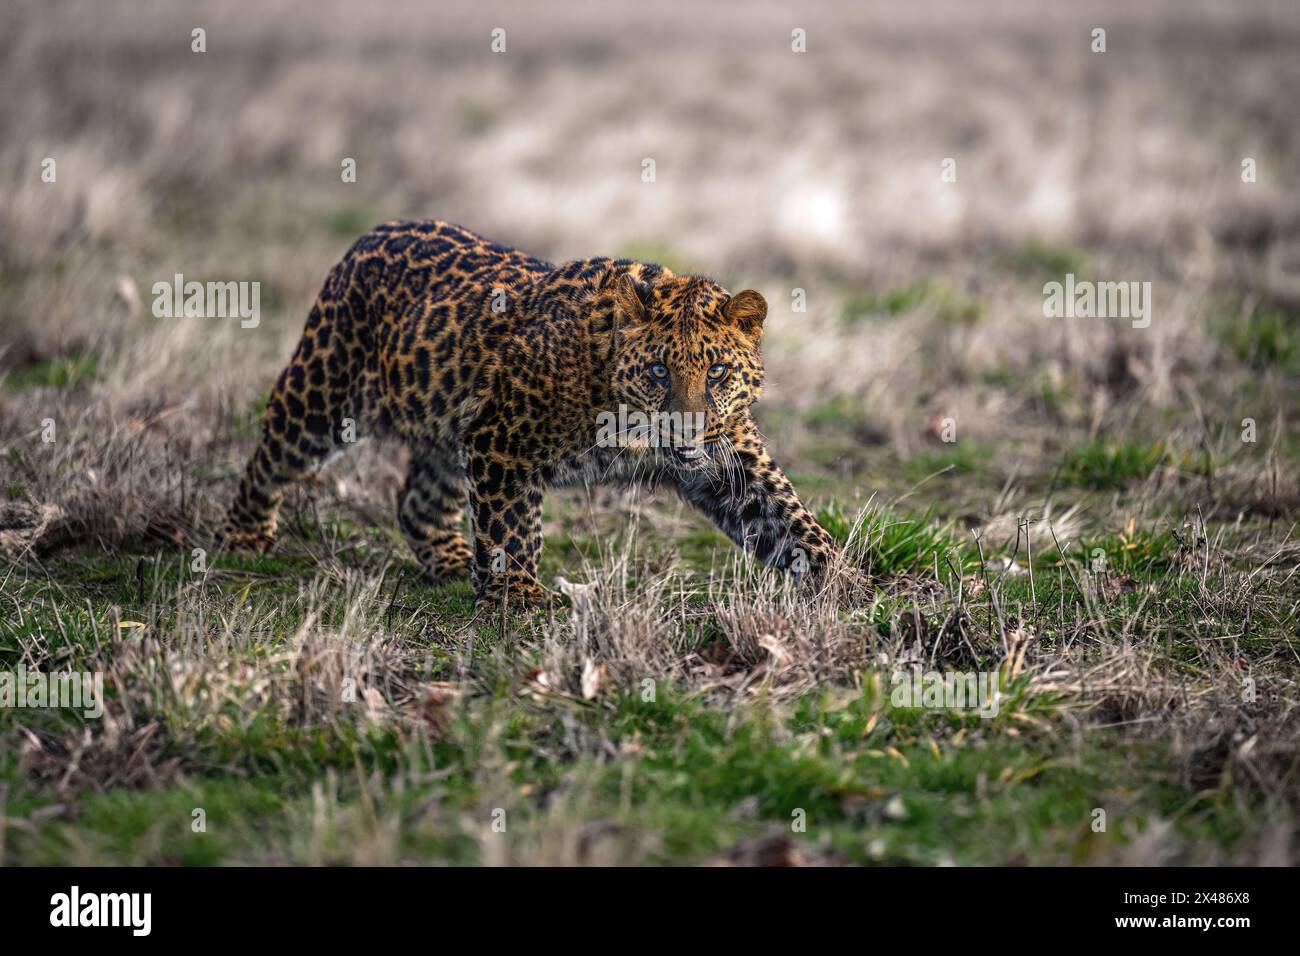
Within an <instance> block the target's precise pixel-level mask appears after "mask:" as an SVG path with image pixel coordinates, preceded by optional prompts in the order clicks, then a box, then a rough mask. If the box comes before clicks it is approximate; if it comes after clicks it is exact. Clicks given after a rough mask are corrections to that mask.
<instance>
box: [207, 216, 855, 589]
mask: <svg viewBox="0 0 1300 956" xmlns="http://www.w3.org/2000/svg"><path fill="white" fill-rule="evenodd" d="M766 312H767V305H766V303H765V302H764V300H763V297H762V296H761V295H759V294H758V293H757V292H754V291H745V292H741V293H738V294H737V295H734V296H733V295H730V294H729V293H728V292H727V291H726V290H725V289H723V288H722V287H721V286H719V285H718V284H717V283H715V282H713V281H711V280H709V279H706V278H702V277H698V276H677V275H674V274H673V273H672V272H670V271H669V270H668V269H665V268H663V267H662V266H657V265H653V264H650V263H644V262H634V261H629V260H626V259H619V260H613V259H606V258H594V259H583V260H578V261H575V262H568V263H565V264H563V265H558V266H557V265H553V264H551V263H549V262H544V261H542V260H540V259H536V258H534V257H532V256H529V255H526V254H524V253H522V252H520V251H518V250H516V249H510V248H507V247H505V246H501V245H498V244H496V243H494V242H489V241H488V240H486V239H483V238H481V237H480V236H477V235H475V234H473V233H471V232H469V231H468V230H466V229H463V228H461V227H459V226H455V225H450V224H448V223H443V222H433V221H427V222H393V223H387V224H385V225H382V226H379V227H378V228H376V229H374V230H372V231H371V232H369V233H367V234H366V235H365V236H363V237H362V238H361V239H360V240H358V241H357V243H356V244H355V245H353V247H352V248H351V249H350V250H349V251H348V253H347V254H346V255H345V256H344V257H343V259H342V261H340V262H339V263H338V264H337V265H336V266H335V267H334V268H333V270H332V271H331V272H330V274H329V277H328V278H327V279H326V281H325V285H324V288H323V289H322V290H321V293H320V296H319V298H318V299H317V301H316V304H315V306H314V307H313V308H312V310H311V314H310V316H309V317H308V319H307V324H306V328H305V329H304V331H303V335H302V339H301V341H300V342H299V343H298V347H297V350H296V351H295V352H294V355H293V358H292V359H291V361H290V362H289V365H288V367H287V368H285V369H284V371H283V372H281V374H280V377H279V379H278V380H277V382H276V384H275V388H274V389H273V391H272V393H271V396H270V399H269V400H268V402H267V407H266V414H265V419H264V423H263V436H262V441H261V444H260V445H259V446H258V448H257V451H256V453H255V454H254V455H253V458H252V461H251V462H250V463H249V465H248V468H247V470H246V472H245V474H244V477H243V480H242V482H241V484H240V486H239V491H238V494H237V496H236V498H235V501H234V503H233V504H232V505H231V507H230V511H229V515H228V517H227V520H226V524H225V526H224V527H223V530H222V538H223V540H224V541H225V542H226V544H227V546H229V547H231V548H235V549H240V550H253V551H262V550H265V549H266V548H268V547H269V546H270V545H271V544H272V542H273V541H274V538H275V530H276V512H277V509H278V507H279V504H280V501H281V498H282V496H283V493H284V488H285V486H286V485H288V484H289V483H290V482H292V481H294V480H295V479H297V478H300V477H302V476H304V475H306V474H308V473H310V472H311V471H313V470H315V469H316V468H318V467H319V466H320V464H321V462H322V461H323V460H324V459H325V458H326V457H328V456H329V455H331V453H334V452H337V451H339V450H341V449H343V448H344V447H346V445H347V444H348V443H349V441H350V440H352V439H354V438H357V439H359V438H361V437H367V436H371V435H383V434H390V435H396V436H398V437H400V438H401V439H402V440H404V441H405V442H406V444H407V445H408V446H409V448H410V450H411V463H410V471H409V473H408V475H407V478H406V485H405V488H404V490H403V492H402V496H401V501H400V503H399V506H398V521H399V523H400V526H401V529H402V531H403V533H404V535H405V537H406V539H407V540H408V541H409V542H410V545H411V548H412V550H413V551H414V552H415V556H416V558H417V559H418V560H419V562H420V564H421V565H422V566H423V567H424V569H425V570H426V571H427V573H428V575H429V576H430V578H432V579H433V580H435V581H443V580H447V579H452V578H458V577H463V576H466V575H470V576H472V578H473V581H474V587H475V592H476V594H477V596H478V598H479V599H480V600H500V599H503V598H504V599H505V600H508V601H509V602H510V603H512V604H516V605H518V604H526V605H534V604H538V603H545V602H547V601H548V600H549V598H548V596H547V592H546V591H545V590H544V589H543V588H542V586H541V585H540V583H539V582H538V580H537V564H538V558H539V555H540V553H541V548H542V496H543V492H544V490H545V489H546V488H548V487H551V486H555V485H560V484H565V483H570V482H595V481H603V480H611V479H621V480H626V479H645V480H649V481H653V482H657V483H661V482H666V483H668V484H671V485H673V486H675V487H676V488H677V489H678V490H679V491H680V493H681V494H682V496H683V497H684V498H685V499H686V500H688V501H690V502H691V503H692V504H693V505H695V506H696V507H697V508H699V509H700V510H701V511H702V512H703V513H704V514H706V515H708V516H709V517H710V518H711V519H712V520H713V521H714V522H715V523H716V524H717V525H718V527H719V528H721V529H722V530H723V531H724V532H725V533H726V534H727V535H728V536H729V537H731V539H732V540H733V541H735V542H736V543H737V544H738V545H740V546H741V547H743V548H744V549H745V550H746V551H749V552H752V553H753V554H755V555H757V556H758V557H759V558H760V559H762V560H763V561H765V562H767V563H769V564H772V565H775V566H777V567H781V568H787V569H789V570H792V571H794V572H796V573H798V574H801V575H802V574H807V575H809V576H812V577H816V576H817V575H818V574H819V573H820V572H821V571H822V570H823V569H824V568H825V565H826V562H827V560H828V558H829V556H830V554H831V552H832V549H833V544H832V541H831V538H830V536H829V535H828V534H827V533H826V532H825V531H824V530H823V529H822V528H821V527H820V526H819V525H818V524H817V521H816V520H815V519H814V518H813V516H812V515H811V514H810V513H809V512H808V510H807V509H806V508H805V507H804V506H803V504H802V503H801V502H800V500H799V498H798V496H797V495H796V494H795V492H794V489H793V488H792V487H791V485H790V482H789V480H788V479H787V478H786V477H785V475H783V474H782V473H781V471H780V469H779V468H777V466H776V463H775V462H774V461H773V460H772V459H771V457H770V456H769V455H768V452H767V450H766V448H765V447H764V444H763V441H762V438H761V437H760V435H759V433H758V429H757V428H756V426H755V424H754V420H753V418H752V417H751V414H750V407H751V406H752V405H753V403H754V402H755V401H756V400H757V399H758V397H759V393H760V390H761V388H762V384H763V365H762V361H761V359H760V356H759V342H760V338H761V335H762V328H763V320H764V318H765V316H766ZM620 406H622V408H623V411H624V415H623V417H622V418H619V417H618V411H619V408H620ZM638 411H639V412H642V413H647V414H648V413H651V412H655V411H658V412H663V413H674V414H668V415H663V416H661V418H662V419H664V420H663V421H656V422H655V427H653V428H651V429H648V430H647V429H637V428H627V427H620V426H616V427H614V428H613V430H612V433H613V435H614V440H612V441H611V439H610V435H611V429H609V428H606V429H605V431H604V432H601V431H600V429H599V428H598V423H599V422H606V423H608V422H610V421H611V420H614V421H617V422H619V423H620V425H622V424H624V423H626V421H627V420H628V419H629V417H630V413H631V412H638ZM602 413H605V414H604V416H603V417H602ZM697 415H698V417H696V416H697ZM700 423H702V424H703V429H702V432H701V431H699V430H698V429H697V430H692V429H691V427H690V426H691V425H692V424H700ZM467 502H468V504H469V508H470V517H471V519H472V521H471V524H472V529H473V546H472V547H471V546H470V545H469V544H468V543H467V542H466V540H465V537H464V536H463V534H462V524H463V521H462V518H463V514H464V510H465V507H466V503H467Z"/></svg>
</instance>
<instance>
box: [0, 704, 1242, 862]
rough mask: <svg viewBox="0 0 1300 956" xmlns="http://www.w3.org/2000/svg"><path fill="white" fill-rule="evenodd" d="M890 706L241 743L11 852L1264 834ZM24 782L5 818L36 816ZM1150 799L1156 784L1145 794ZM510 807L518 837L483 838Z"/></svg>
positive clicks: (1085, 762)
mask: <svg viewBox="0 0 1300 956" xmlns="http://www.w3.org/2000/svg"><path fill="white" fill-rule="evenodd" d="M887 697H888V694H887V691H886V692H885V693H884V694H881V693H878V692H873V691H872V690H871V688H870V686H868V688H867V689H866V690H864V691H863V692H861V693H858V694H851V695H848V696H844V695H833V694H827V693H817V694H811V695H807V696H805V697H803V698H800V699H799V700H797V701H795V702H793V703H792V704H790V705H788V706H785V707H782V708H781V709H780V710H779V711H775V710H771V709H769V708H768V707H766V706H765V705H763V704H762V703H761V702H760V703H758V704H756V705H755V706H754V707H753V708H752V709H750V710H749V711H748V712H747V713H746V712H743V711H742V712H740V713H730V712H728V711H726V710H723V709H718V708H713V707H709V706H708V705H706V704H705V703H703V702H702V701H701V700H699V699H697V698H694V697H692V696H689V695H680V694H678V693H676V692H674V691H672V690H671V689H666V688H665V689H661V691H660V693H659V694H658V695H657V697H656V699H655V700H654V701H652V702H646V701H644V700H642V699H641V697H640V696H639V695H637V694H635V693H627V694H619V695H617V696H616V697H615V698H614V700H612V701H611V702H610V705H611V706H612V708H613V709H612V710H610V709H607V708H600V709H593V708H588V709H582V708H579V709H573V708H572V707H571V706H567V705H563V704H556V703H545V702H544V703H529V702H520V701H512V700H510V699H508V698H504V697H499V696H498V697H494V698H491V699H484V700H480V701H477V702H476V703H474V704H473V705H472V706H470V707H469V708H468V709H467V710H466V711H465V712H463V713H462V714H461V715H460V716H459V718H458V719H457V721H456V723H455V729H454V731H453V732H452V734H451V735H450V736H449V738H448V739H445V740H443V741H440V742H437V743H435V744H434V745H433V746H432V747H428V746H414V747H412V746H407V747H402V746H400V745H398V744H397V743H396V742H395V741H392V740H389V741H386V742H385V741H375V740H364V739H357V740H354V741H353V742H351V744H349V745H348V746H346V747H344V748H343V749H341V750H339V751H337V752H334V753H328V752H323V753H319V754H316V755H313V757H312V759H311V760H310V761H292V760H288V761H286V760H280V761H277V762H268V761H267V759H266V757H267V756H268V755H269V754H270V753H271V751H272V750H274V749H276V748H283V747H285V746H286V745H289V744H290V743H291V741H290V740H286V739H284V738H282V737H280V736H277V735H275V734H274V733H273V732H272V730H271V729H270V728H268V729H267V732H266V733H265V734H264V735H263V736H262V737H261V738H251V739H248V738H246V739H240V740H238V741H233V742H232V743H236V744H237V745H238V748H239V749H238V751H235V750H232V752H231V759H240V761H241V764H242V765H243V766H245V767H246V768H247V770H248V773H249V774H250V775H249V776H247V777H242V778H241V776H240V775H233V776H232V775H231V774H230V773H229V772H226V773H224V774H216V773H212V772H209V773H203V772H198V773H196V774H194V775H193V777H192V779H190V780H188V781H187V782H184V783H175V784H171V785H168V786H167V787H164V788H162V789H159V790H154V789H146V790H141V791H129V790H117V791H114V792H109V793H103V794H90V795H87V796H86V797H85V799H84V800H83V801H82V807H81V810H80V812H79V814H78V818H77V820H76V821H75V822H71V821H64V820H61V819H58V818H57V816H56V817H55V818H54V819H52V820H50V821H48V822H46V823H44V824H42V825H41V826H40V827H38V828H37V829H36V830H35V831H34V832H32V831H29V830H25V829H18V830H14V831H12V832H11V834H10V839H11V841H12V846H11V852H12V853H13V854H14V856H15V857H16V858H17V859H19V860H21V861H25V862H29V863H52V862H57V861H59V860H63V859H66V858H67V856H68V854H69V853H75V854H77V855H78V856H79V858H88V859H89V860H92V861H94V862H98V863H119V864H144V863H151V864H159V863H162V864H191V865H192V864H215V863H230V862H237V861H241V860H250V859H251V860H262V861H274V862H285V861H288V862H327V863H328V862H346V861H352V860H355V859H356V858H357V854H358V853H361V854H364V853H365V852H366V848H367V847H368V846H369V845H371V844H377V845H378V847H379V849H377V850H376V852H381V851H382V852H384V853H386V854H391V855H392V856H394V857H395V858H397V859H410V860H416V859H421V860H430V859H441V860H444V861H447V862H456V863H473V862H479V861H481V859H482V857H483V854H484V849H485V848H484V843H485V841H487V840H495V839H500V840H502V841H503V842H504V843H505V844H506V845H507V846H508V847H510V848H512V851H513V852H520V853H526V852H527V851H528V850H529V848H535V847H536V846H537V845H538V844H539V843H540V844H544V843H545V841H546V840H547V839H548V838H549V839H557V837H556V836H555V834H554V831H555V829H556V827H557V826H558V825H559V823H560V822H561V821H562V820H563V819H564V816H565V813H566V812H568V813H572V814H574V815H575V816H576V815H578V814H581V817H582V818H583V819H584V820H586V821H588V822H600V823H602V824H604V825H607V826H608V827H610V828H611V829H612V831H613V832H615V833H632V834H637V835H639V836H640V837H641V839H642V840H644V841H645V843H646V849H645V851H644V853H643V855H641V858H642V859H643V860H644V861H645V862H655V863H696V862H700V861H702V860H704V859H705V858H707V857H709V856H711V855H713V854H716V853H719V852H722V851H724V850H726V849H727V848H729V847H731V846H733V845H735V844H737V843H740V842H743V841H745V840H747V839H753V838H756V837H759V836H762V835H765V834H770V833H774V832H775V833H782V834H786V835H787V836H789V837H790V838H791V839H792V840H794V841H795V842H796V843H798V844H799V845H801V846H802V847H803V852H804V853H805V854H807V855H810V856H814V857H815V856H818V855H830V856H832V857H833V858H836V859H840V860H844V861H852V862H859V863H873V862H889V863H908V864H935V863H941V862H957V863H963V864H971V863H995V862H1005V861H1007V860H1012V861H1015V862H1021V863H1069V862H1086V861H1088V860H1089V859H1091V858H1093V857H1095V856H1098V855H1100V854H1102V853H1103V852H1105V851H1106V850H1107V849H1114V848H1115V847H1117V846H1122V845H1123V844H1125V843H1127V842H1129V841H1131V840H1134V839H1136V838H1138V837H1139V836H1140V835H1141V834H1142V833H1143V832H1145V831H1146V830H1147V828H1149V827H1150V826H1151V824H1152V823H1153V822H1154V821H1155V820H1157V819H1168V818H1172V817H1175V816H1177V817H1178V825H1179V826H1180V827H1181V828H1182V829H1184V830H1185V831H1188V832H1189V833H1190V834H1191V835H1193V836H1194V837H1195V838H1196V839H1198V840H1203V841H1206V842H1207V844H1209V845H1221V844H1225V843H1227V842H1229V841H1231V840H1232V839H1233V838H1234V837H1235V836H1236V835H1238V834H1239V833H1241V832H1243V831H1244V830H1247V829H1249V826H1250V821H1249V819H1248V818H1246V817H1245V815H1244V813H1243V812H1242V810H1241V809H1240V808H1238V807H1236V806H1235V805H1233V804H1232V803H1231V802H1228V803H1224V802H1222V801H1215V800H1213V799H1210V798H1206V799H1203V800H1200V801H1196V802H1195V803H1193V804H1192V805H1191V808H1190V809H1189V807H1188V804H1187V800H1186V797H1185V795H1184V794H1183V793H1182V792H1181V790H1180V788H1178V787H1177V786H1176V785H1175V783H1174V782H1173V781H1170V780H1168V779H1165V778H1164V776H1163V774H1162V773H1161V770H1160V766H1161V761H1160V758H1161V757H1162V754H1161V753H1160V752H1159V750H1158V748H1151V747H1149V746H1145V745H1144V746H1137V747H1129V746H1121V744H1123V737H1122V735H1121V734H1119V733H1115V732H1112V733H1110V734H1099V735H1095V736H1092V737H1090V738H1089V739H1088V740H1087V741H1085V742H1082V743H1081V744H1080V745H1079V746H1078V749H1074V748H1071V747H1066V748H1061V747H1060V746H1059V744H1057V743H1054V742H1053V741H1052V740H1051V739H1050V738H1048V737H1041V736H1040V735H1038V734H1036V733H1035V734H1032V735H1030V736H1028V737H1025V736H1023V735H1017V736H1008V735H1007V734H1006V732H1005V731H1006V730H1008V729H1014V726H1015V723H1016V721H1015V718H1014V717H1013V716H1012V715H1011V714H1010V713H1009V712H1008V711H1007V710H1004V712H1003V714H1001V715H999V716H998V717H995V718H993V719H991V720H987V721H986V720H981V719H980V718H978V717H974V716H972V715H970V714H969V713H957V712H950V711H933V710H919V709H896V708H892V707H891V706H890V705H889V703H888V700H887ZM584 737H586V738H590V739H593V740H594V739H599V740H602V741H604V742H605V743H603V744H602V745H601V746H602V748H603V747H605V746H608V748H610V749H611V751H612V752H615V753H618V752H623V753H627V754H628V755H629V756H628V757H626V758H624V759H621V760H614V761H611V760H608V759H602V758H601V757H599V756H598V754H597V753H595V752H593V751H589V752H579V753H577V754H575V755H574V757H575V758H576V759H572V760H571V761H568V762H566V763H565V764H563V765H559V764H557V763H556V762H555V761H554V760H553V759H552V754H553V753H554V748H555V747H556V746H559V745H562V742H563V741H564V740H565V739H566V738H569V739H571V740H572V739H576V740H581V739H584ZM259 753H261V754H262V755H263V756H262V758H261V759H258V757H257V754H259ZM485 767H487V768H491V769H492V772H490V773H484V772H483V768H485ZM366 768H374V769H376V770H379V769H380V768H383V770H382V773H383V774H385V775H395V776H392V777H391V779H392V780H400V781H403V783H402V784H401V785H400V786H399V785H396V784H392V783H386V782H384V778H383V777H377V776H372V775H371V774H370V773H369V772H368V770H367V769H366ZM322 772H326V773H327V774H328V783H327V784H326V786H325V787H322V784H321V779H322V778H321V773H322ZM8 780H9V783H10V785H11V788H13V789H12V790H11V793H10V798H9V799H10V806H9V807H8V812H9V813H10V815H13V814H14V813H15V811H22V810H23V809H24V808H26V809H27V810H28V811H30V810H31V809H34V808H36V807H38V806H40V805H42V801H39V800H32V798H31V796H30V795H29V794H26V793H25V788H24V786H23V783H22V781H21V780H20V779H18V778H16V777H14V776H13V775H9V776H8ZM1142 782H1149V783H1150V784H1151V786H1149V787H1145V788H1143V789H1142V790H1141V791H1140V795H1135V794H1136V793H1138V791H1136V790H1135V787H1136V785H1138V784H1139V783H1142ZM322 801H323V803H322ZM322 806H323V807H324V808H325V809H324V811H322V809H321V808H322ZM1097 807H1102V808H1108V812H1109V826H1108V829H1107V832H1106V833H1100V834H1099V833H1094V832H1092V829H1091V826H1090V824H1091V821H1092V812H1093V810H1094V808H1097ZM566 808H567V811H566ZM498 809H500V810H503V811H504V812H505V817H504V819H505V820H506V824H507V825H506V830H505V832H504V833H501V834H499V835H497V834H493V835H489V836H485V835H484V833H485V831H486V830H487V827H488V824H489V823H490V820H491V819H492V813H493V811H494V810H498ZM196 810H200V811H201V812H202V816H201V817H199V816H196V814H195V811H196ZM198 819H202V821H203V829H202V830H196V827H195V821H196V820H198ZM312 821H315V822H314V823H313V822H312ZM796 821H801V828H796V827H795V825H794V824H795V822H796ZM386 824H389V825H387V826H386ZM548 834H549V836H548Z"/></svg>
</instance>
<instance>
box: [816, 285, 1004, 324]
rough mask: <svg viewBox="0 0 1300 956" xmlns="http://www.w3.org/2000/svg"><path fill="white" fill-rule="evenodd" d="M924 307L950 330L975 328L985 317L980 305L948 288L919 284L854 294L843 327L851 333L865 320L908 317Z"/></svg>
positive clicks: (846, 302)
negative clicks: (951, 328) (930, 310)
mask: <svg viewBox="0 0 1300 956" xmlns="http://www.w3.org/2000/svg"><path fill="white" fill-rule="evenodd" d="M923 306H928V307H930V308H932V309H933V310H934V313H935V316H936V317H937V318H938V319H939V321H940V322H941V323H943V324H944V325H948V326H962V325H972V324H974V323H975V322H977V321H979V318H980V316H981V314H982V308H981V306H980V304H979V303H978V302H975V301H973V300H970V299H967V298H964V297H963V296H961V295H959V294H957V293H956V292H954V291H953V290H952V289H950V288H949V287H948V286H946V285H944V284H942V283H938V282H918V283H913V284H911V285H903V286H899V287H898V288H895V289H889V290H887V291H884V292H874V291H856V292H852V293H850V294H849V295H848V296H846V297H845V299H844V302H843V304H842V306H841V308H840V323H841V324H842V325H843V326H844V327H845V328H850V329H851V328H854V327H855V326H857V325H859V324H861V323H862V322H863V321H864V320H868V319H879V318H892V317H894V316H899V315H905V314H907V313H909V312H913V311H915V310H917V309H919V308H921V307H923Z"/></svg>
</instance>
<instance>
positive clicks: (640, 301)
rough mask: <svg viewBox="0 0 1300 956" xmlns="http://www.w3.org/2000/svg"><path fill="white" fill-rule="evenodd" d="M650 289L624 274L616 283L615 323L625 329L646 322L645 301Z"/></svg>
mask: <svg viewBox="0 0 1300 956" xmlns="http://www.w3.org/2000/svg"><path fill="white" fill-rule="evenodd" d="M648 293H649V289H648V288H647V287H646V286H645V285H644V284H643V283H641V282H638V281H637V280H636V279H634V278H633V277H632V276H631V275H630V274H629V273H626V272H624V273H623V274H622V275H621V276H619V277H618V280H617V281H616V282H615V283H614V322H615V325H618V326H622V327H624V328H627V327H630V326H633V325H640V324H641V323H642V322H643V321H645V316H646V306H645V300H646V296H647V294H648Z"/></svg>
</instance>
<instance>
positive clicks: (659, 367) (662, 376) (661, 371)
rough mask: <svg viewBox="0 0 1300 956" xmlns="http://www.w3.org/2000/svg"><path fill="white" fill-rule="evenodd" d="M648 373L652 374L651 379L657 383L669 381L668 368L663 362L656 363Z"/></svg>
mask: <svg viewBox="0 0 1300 956" xmlns="http://www.w3.org/2000/svg"><path fill="white" fill-rule="evenodd" d="M646 371H647V372H649V373H650V377H651V378H652V379H654V380H655V381H656V382H666V381H668V366H667V365H665V364H664V363H663V362H655V364H654V365H651V366H650V367H649V368H648V369H646Z"/></svg>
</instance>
